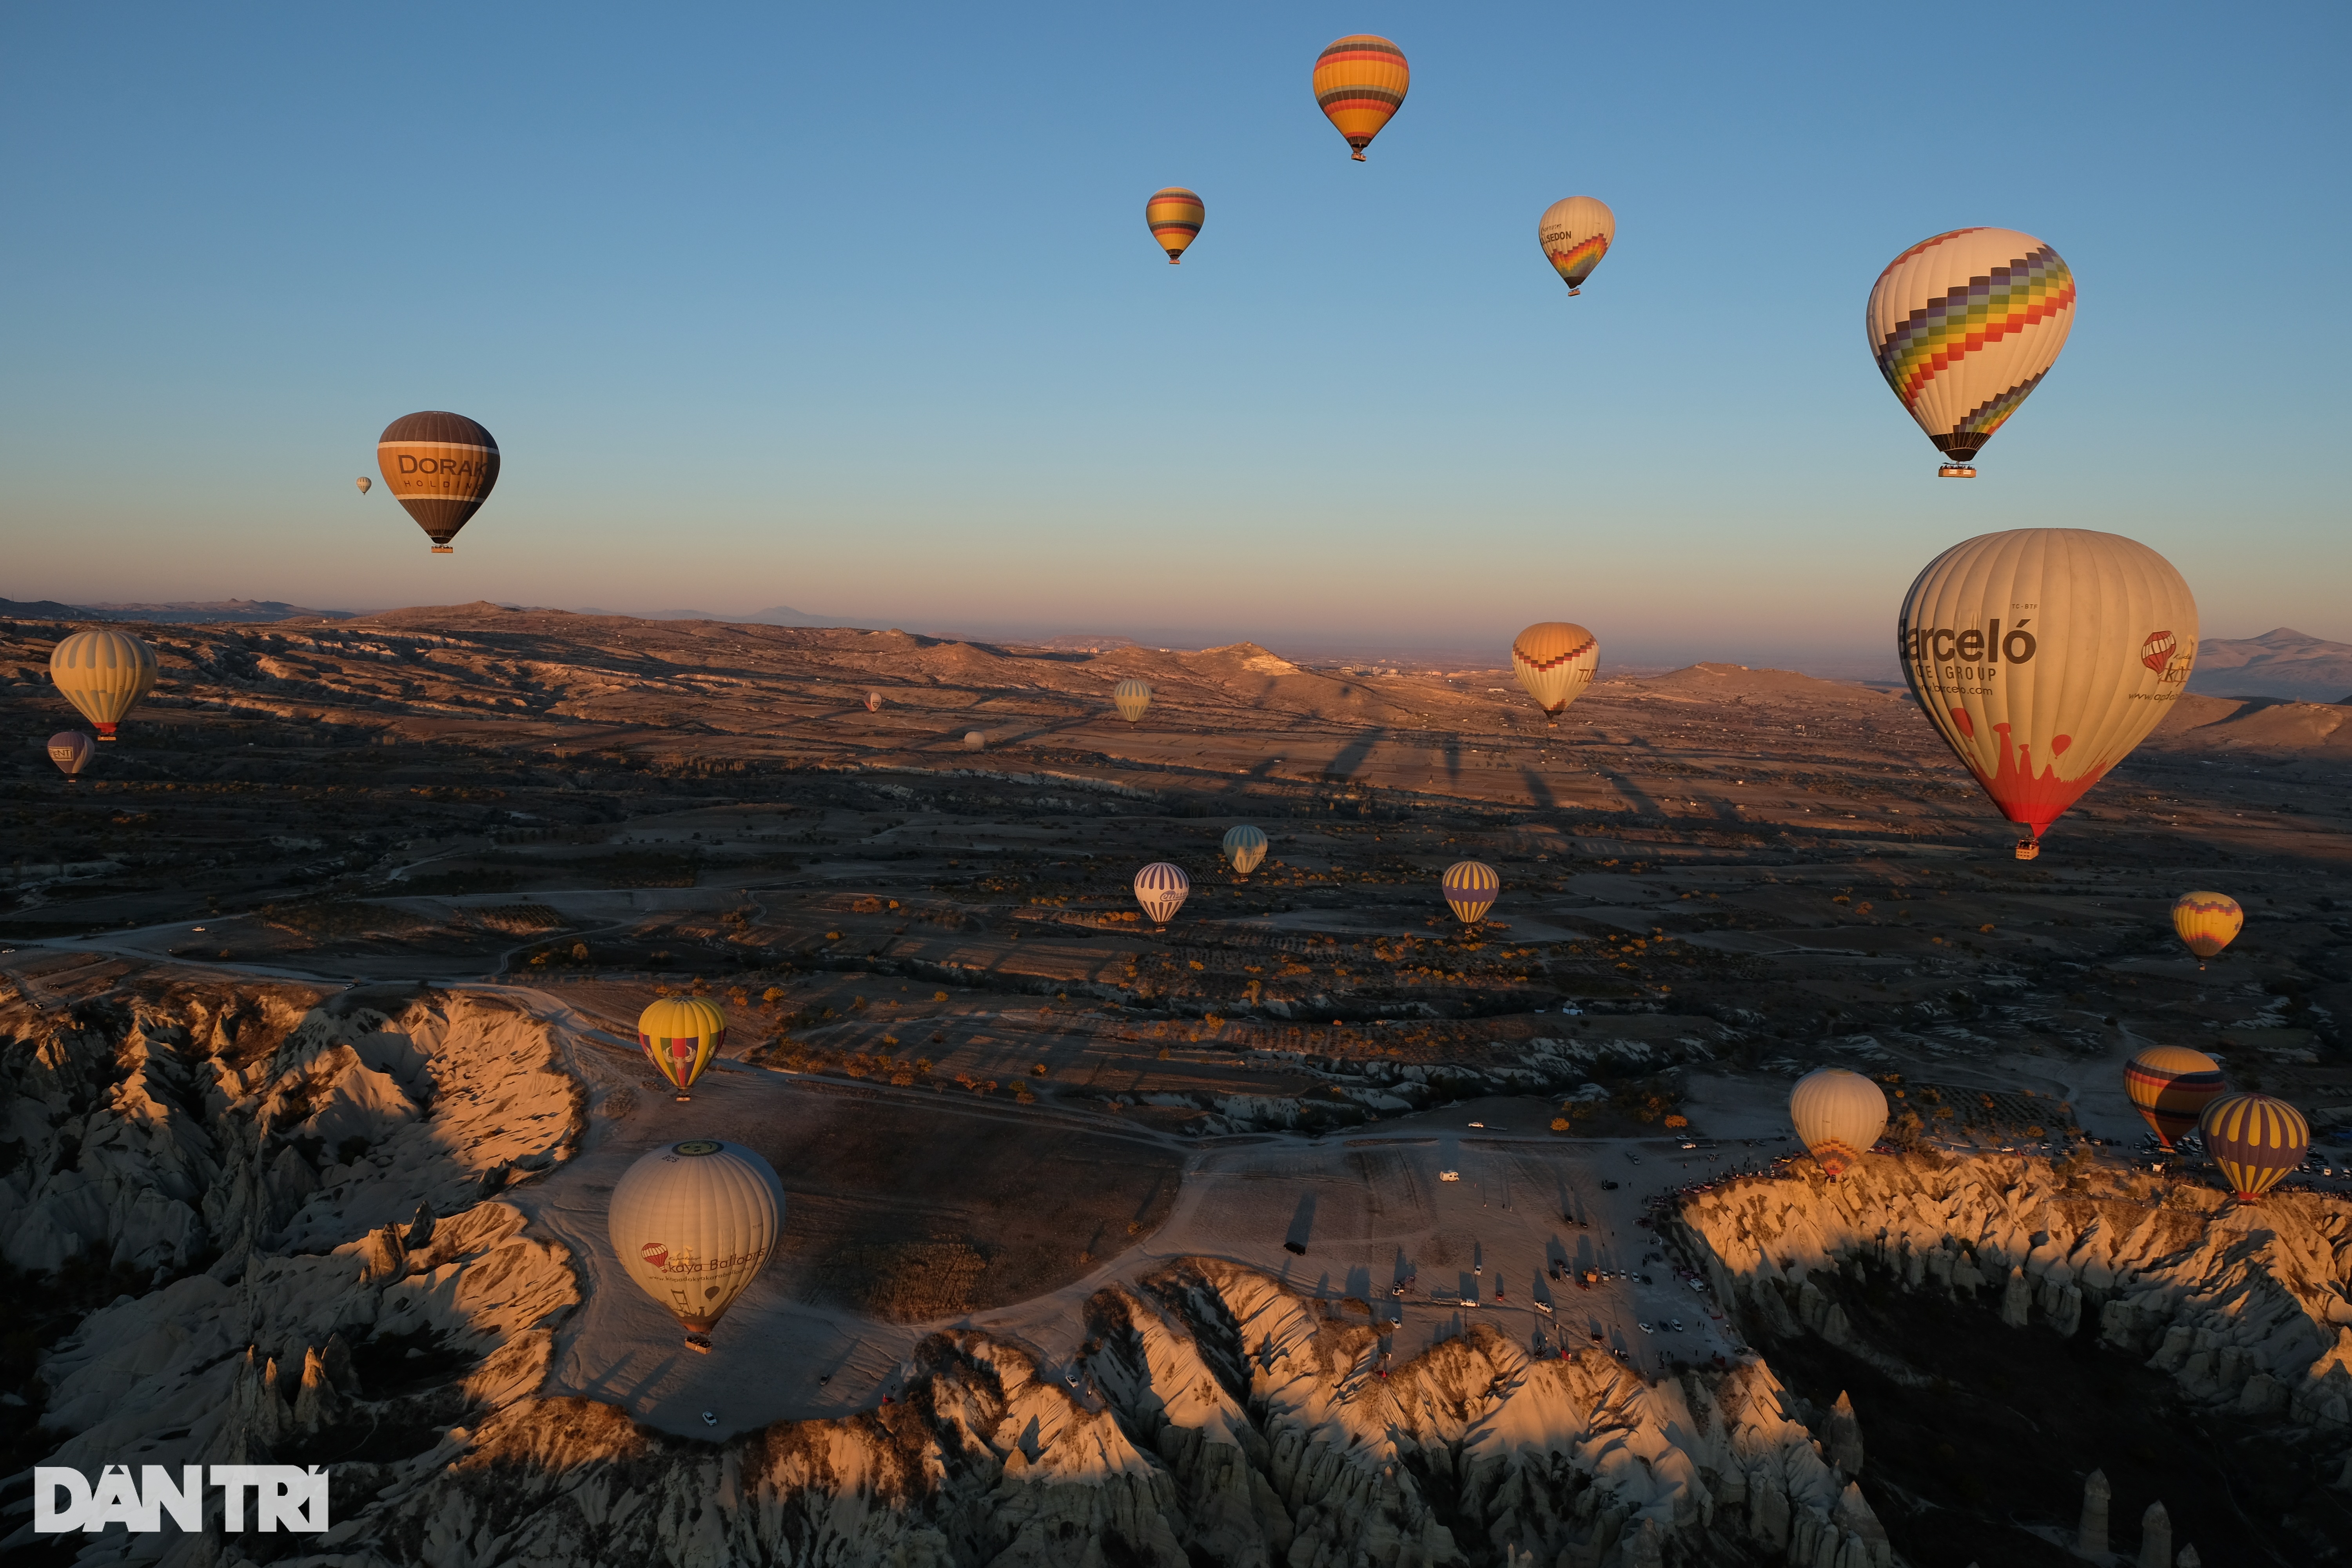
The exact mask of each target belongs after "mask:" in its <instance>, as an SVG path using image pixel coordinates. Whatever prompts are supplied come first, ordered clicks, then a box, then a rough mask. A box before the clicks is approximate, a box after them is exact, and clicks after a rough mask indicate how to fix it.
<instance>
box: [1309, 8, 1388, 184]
mask: <svg viewBox="0 0 2352 1568" xmlns="http://www.w3.org/2000/svg"><path fill="white" fill-rule="evenodd" d="M1411 85H1412V68H1411V67H1409V66H1407V65H1406V64H1405V63H1404V51H1403V50H1402V49H1401V48H1398V47H1396V46H1395V45H1394V44H1392V43H1391V42H1389V41H1388V40H1387V39H1386V38H1381V37H1374V36H1373V35H1371V34H1370V33H1351V34H1349V36H1348V37H1344V38H1341V39H1339V40H1338V41H1337V42H1335V43H1333V44H1331V45H1330V46H1329V47H1327V48H1325V49H1324V51H1323V52H1322V53H1321V54H1320V55H1318V56H1317V57H1316V58H1315V103H1316V107H1318V108H1319V109H1320V110H1323V113H1324V114H1325V116H1326V117H1327V118H1328V119H1329V120H1330V121H1331V123H1332V124H1333V125H1335V126H1337V127H1338V128H1339V134H1340V135H1342V136H1344V137H1346V138H1347V139H1348V145H1349V146H1350V147H1352V148H1354V149H1355V159H1356V162H1357V163H1362V162H1363V161H1364V149H1365V148H1366V147H1368V146H1370V144H1371V141H1372V138H1373V137H1375V136H1378V135H1379V134H1380V133H1381V126H1383V125H1386V124H1387V123H1388V122H1389V119H1390V117H1391V116H1392V115H1393V114H1395V113H1396V111H1397V110H1400V109H1402V108H1403V107H1404V94H1405V89H1406V88H1408V87H1410V86H1411Z"/></svg>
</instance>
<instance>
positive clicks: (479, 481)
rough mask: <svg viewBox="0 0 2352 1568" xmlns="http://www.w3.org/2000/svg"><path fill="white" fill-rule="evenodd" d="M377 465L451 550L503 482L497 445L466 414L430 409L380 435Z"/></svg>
mask: <svg viewBox="0 0 2352 1568" xmlns="http://www.w3.org/2000/svg"><path fill="white" fill-rule="evenodd" d="M375 461H376V467H377V468H380V469H381V470H383V482H384V484H385V486H386V488H388V489H390V490H391V491H392V499H393V500H396V501H398V502H399V503H400V504H401V506H402V507H403V508H404V509H406V510H407V512H408V515H409V516H411V517H413V518H415V520H416V526H417V527H419V528H421V529H423V530H424V531H425V537H426V538H428V539H430V540H432V541H433V553H434V554H436V555H447V554H449V553H451V550H452V547H451V545H450V543H449V542H450V541H451V540H453V539H455V538H457V531H458V530H459V529H461V528H463V527H465V526H466V524H467V522H469V521H472V519H473V516H474V514H475V513H476V512H478V511H479V510H482V503H483V502H484V501H486V500H489V497H490V489H491V487H492V486H494V485H496V484H497V483H498V482H499V444H498V442H497V440H495V439H494V438H493V437H491V435H490V433H489V432H488V430H486V429H484V428H483V427H482V426H481V425H480V424H478V423H477V422H476V421H474V420H471V419H468V418H467V417H466V416H464V415H462V414H450V413H446V412H444V411H441V410H437V409H428V410H426V411H425V412H424V413H421V414H404V415H403V416H400V417H399V418H397V419H395V420H394V421H393V422H392V423H391V424H389V425H387V426H384V427H383V435H382V436H380V437H377V438H376V444H375Z"/></svg>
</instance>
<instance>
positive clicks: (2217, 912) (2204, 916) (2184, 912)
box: [2172, 893, 2246, 969]
mask: <svg viewBox="0 0 2352 1568" xmlns="http://www.w3.org/2000/svg"><path fill="white" fill-rule="evenodd" d="M2245 923H2246V911H2245V910H2242V909H2240V908H2239V907H2238V900H2235V899H2233V898H2231V897H2230V896H2229V895H2228V894H2227V893H2183V894H2181V895H2180V897H2179V898H2178V899H2177V900H2173V905H2172V929H2173V930H2174V931H2177V932H2179V936H2180V940H2181V941H2183V942H2187V943H2188V944H2189V952H2193V953H2195V954H2196V955H2197V957H2198V960H2199V963H2198V965H2197V967H2198V968H2200V969H2202V968H2204V967H2205V964H2204V963H2203V961H2204V960H2206V959H2209V958H2210V957H2212V956H2213V955H2214V954H2215V953H2217V952H2221V950H2222V949H2223V948H2225V947H2227V946H2229V945H2230V944H2231V942H2235V941H2237V940H2238V932H2239V931H2241V930H2242V928H2243V927H2244V926H2245Z"/></svg>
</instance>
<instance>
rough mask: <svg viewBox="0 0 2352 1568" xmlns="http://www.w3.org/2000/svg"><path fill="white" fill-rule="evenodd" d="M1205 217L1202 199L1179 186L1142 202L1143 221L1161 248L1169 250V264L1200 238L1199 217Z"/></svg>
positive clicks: (1173, 264) (1157, 193) (1206, 212)
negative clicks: (1148, 226)
mask: <svg viewBox="0 0 2352 1568" xmlns="http://www.w3.org/2000/svg"><path fill="white" fill-rule="evenodd" d="M1206 216H1208V208H1207V207H1206V206H1204V205H1202V202H1201V198H1200V197H1199V196H1197V195H1193V194H1192V192H1191V191H1188V190H1186V189H1185V188H1184V187H1183V186H1181V185H1171V186H1169V187H1168V188H1167V189H1166V190H1164V191H1154V192H1152V193H1151V195H1150V196H1149V197H1147V198H1146V199H1145V201H1144V204H1143V221H1144V222H1145V223H1146V224H1148V225H1150V228H1151V237H1152V238H1153V239H1156V240H1158V241H1159V242H1160V249H1162V250H1164V251H1166V252H1167V253H1168V265H1169V266H1171V267H1173V266H1175V265H1176V263H1177V261H1178V260H1179V259H1180V258H1181V257H1182V256H1183V254H1184V249H1185V247H1187V246H1189V245H1191V244H1192V242H1193V241H1194V240H1195V239H1198V238H1199V237H1201V220H1202V218H1204V217H1206Z"/></svg>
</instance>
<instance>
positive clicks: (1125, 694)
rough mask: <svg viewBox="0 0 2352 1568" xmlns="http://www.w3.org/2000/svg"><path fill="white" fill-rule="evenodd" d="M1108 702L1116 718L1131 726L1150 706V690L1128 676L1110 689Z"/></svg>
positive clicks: (1142, 683)
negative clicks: (1113, 708)
mask: <svg viewBox="0 0 2352 1568" xmlns="http://www.w3.org/2000/svg"><path fill="white" fill-rule="evenodd" d="M1110 700H1111V705H1112V706H1113V707H1115V708H1117V709H1118V716H1119V717H1120V718H1122V719H1124V720H1126V721H1128V722H1129V723H1130V724H1132V723H1134V722H1135V721H1137V720H1139V719H1140V718H1142V717H1143V710H1145V709H1147V708H1149V707H1150V706H1151V688H1150V686H1148V685H1146V684H1145V683H1144V682H1142V681H1140V680H1138V679H1135V678H1134V677H1133V676H1129V677H1128V679H1125V680H1122V681H1120V682H1119V683H1118V685H1117V686H1114V687H1112V688H1111V689H1110Z"/></svg>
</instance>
